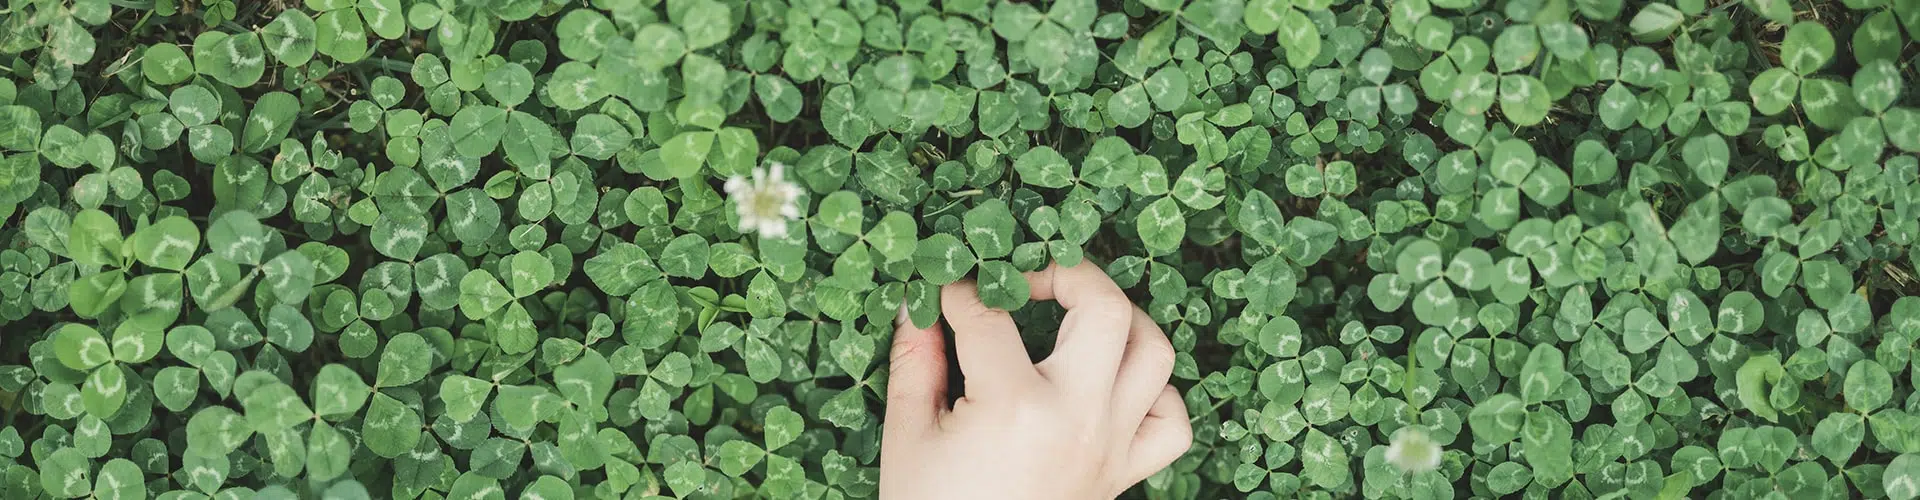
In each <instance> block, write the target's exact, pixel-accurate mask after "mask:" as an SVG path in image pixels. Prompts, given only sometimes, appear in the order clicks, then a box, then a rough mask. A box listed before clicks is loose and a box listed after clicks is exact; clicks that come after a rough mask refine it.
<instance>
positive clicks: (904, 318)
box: [893, 302, 912, 328]
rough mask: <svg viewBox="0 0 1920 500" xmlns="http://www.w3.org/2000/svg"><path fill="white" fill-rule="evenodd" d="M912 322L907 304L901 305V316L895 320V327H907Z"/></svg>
mask: <svg viewBox="0 0 1920 500" xmlns="http://www.w3.org/2000/svg"><path fill="white" fill-rule="evenodd" d="M910 321H912V319H909V318H908V317H907V304H906V303H905V302H902V303H900V314H899V315H898V316H895V317H894V318H893V327H894V328H899V327H902V326H907V323H908V322H910Z"/></svg>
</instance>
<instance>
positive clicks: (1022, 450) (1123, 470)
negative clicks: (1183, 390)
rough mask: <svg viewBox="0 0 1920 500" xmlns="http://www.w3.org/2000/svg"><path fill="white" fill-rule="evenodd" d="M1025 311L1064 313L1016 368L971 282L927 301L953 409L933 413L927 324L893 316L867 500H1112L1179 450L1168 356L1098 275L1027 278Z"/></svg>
mask: <svg viewBox="0 0 1920 500" xmlns="http://www.w3.org/2000/svg"><path fill="white" fill-rule="evenodd" d="M1026 279H1027V281H1028V282H1029V283H1030V284H1031V285H1032V287H1031V288H1032V295H1033V299H1034V300H1057V301H1059V302H1060V305H1061V306H1062V307H1064V308H1066V310H1067V313H1066V317H1065V318H1064V319H1062V321H1061V322H1060V334H1059V339H1058V340H1057V341H1055V344H1054V350H1053V354H1051V355H1049V356H1048V357H1047V359H1045V360H1042V361H1041V362H1039V363H1034V362H1033V361H1032V360H1031V359H1030V358H1028V357H1027V349H1026V346H1025V344H1024V343H1023V342H1022V341H1021V339H1020V330H1019V328H1018V327H1016V326H1014V324H1013V317H1012V316H1009V315H1008V314H1007V313H1006V312H1005V311H998V310H993V309H991V308H988V307H987V306H986V305H984V304H981V303H980V296H979V293H978V292H977V290H976V289H975V287H974V284H973V283H972V282H959V283H954V284H951V285H947V286H946V287H943V288H942V289H941V290H940V306H941V311H942V314H943V315H944V316H945V317H946V320H947V324H948V325H949V326H950V327H951V328H953V331H954V332H953V333H954V342H955V348H956V349H955V350H956V351H957V352H958V359H959V362H960V372H961V375H962V376H964V377H965V378H966V395H965V396H964V397H961V398H960V399H959V400H957V401H955V402H954V403H953V405H952V407H951V408H948V406H947V404H946V400H947V398H946V388H947V357H946V344H945V340H944V337H943V335H942V333H941V331H940V325H939V324H938V323H936V324H935V325H934V326H933V327H931V328H924V329H923V328H917V327H915V326H913V324H912V323H911V322H908V321H905V320H904V318H905V314H904V311H903V314H902V316H901V318H902V320H901V321H899V323H900V325H899V326H898V329H897V330H896V331H895V332H894V337H893V339H894V340H893V354H892V358H893V366H892V377H891V378H890V379H889V380H888V383H887V413H886V422H885V428H884V435H883V438H882V440H881V443H880V498H881V499H883V500H894V499H901V500H909V499H910V500H922V499H949V498H951V499H969V500H971V499H982V498H991V499H1006V500H1023V499H1044V500H1056V499H1074V500H1077V499H1092V498H1113V497H1115V496H1117V495H1119V494H1120V493H1121V492H1123V491H1126V489H1127V488H1128V487H1130V486H1132V485H1133V484H1134V483H1138V482H1140V481H1141V480H1144V479H1146V478H1147V476H1150V475H1153V473H1155V472H1158V471H1159V470H1160V469H1163V468H1166V466H1167V465H1169V464H1171V463H1173V461H1174V460H1175V459H1177V458H1180V455H1182V454H1184V453H1186V451H1187V448H1188V446H1190V445H1191V444H1192V440H1193V429H1192V427H1191V426H1190V425H1189V424H1188V422H1187V408H1186V403H1185V402H1184V401H1182V400H1181V399H1180V392H1179V391H1178V390H1177V389H1174V387H1173V386H1172V385H1168V384H1167V378H1168V377H1169V376H1170V375H1171V374H1172V372H1173V360H1174V352H1173V345H1172V344H1171V343H1169V342H1168V341H1167V336H1166V334H1165V333H1163V332H1161V331H1160V327H1159V325H1156V324H1154V322H1153V319H1152V318H1150V317H1148V316H1147V313H1146V312H1144V311H1141V310H1140V309H1139V308H1138V307H1134V306H1133V304H1132V303H1131V302H1130V301H1128V299H1127V296H1126V295H1125V294H1123V293H1121V292H1120V288H1119V287H1118V286H1115V285H1114V283H1113V280H1112V279H1110V278H1108V277H1107V275H1106V273H1105V272H1103V271H1101V270H1100V268H1099V267H1097V266H1094V265H1093V264H1090V263H1085V262H1083V263H1081V264H1080V265H1078V266H1075V267H1064V268H1063V267H1060V266H1058V265H1054V266H1051V267H1048V268H1047V269H1046V270H1044V271H1040V272H1034V273H1027V274H1026Z"/></svg>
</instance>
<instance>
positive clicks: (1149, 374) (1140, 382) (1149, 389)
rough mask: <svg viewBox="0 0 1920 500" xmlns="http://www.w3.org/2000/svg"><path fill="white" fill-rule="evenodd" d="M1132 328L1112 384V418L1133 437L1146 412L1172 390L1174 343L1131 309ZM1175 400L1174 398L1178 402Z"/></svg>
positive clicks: (1150, 321)
mask: <svg viewBox="0 0 1920 500" xmlns="http://www.w3.org/2000/svg"><path fill="white" fill-rule="evenodd" d="M1129 309H1132V312H1133V324H1132V327H1131V328H1130V329H1129V330H1128V334H1127V347H1126V353H1125V354H1124V355H1122V357H1121V361H1120V373H1118V374H1116V375H1115V376H1114V380H1113V401H1112V403H1111V404H1112V405H1113V414H1114V416H1115V418H1117V419H1120V420H1119V421H1118V422H1116V423H1117V424H1119V425H1118V426H1117V427H1116V429H1119V430H1120V432H1123V433H1127V435H1132V433H1133V431H1134V429H1137V428H1139V427H1140V423H1141V421H1143V420H1145V419H1146V417H1147V412H1148V409H1149V408H1151V407H1152V406H1153V404H1154V403H1155V402H1156V401H1158V400H1159V398H1160V397H1161V396H1162V393H1163V392H1164V391H1165V390H1166V389H1168V388H1171V387H1172V386H1169V385H1167V379H1168V378H1171V377H1172V376H1173V362H1174V352H1173V343H1172V342H1169V341H1167V335H1166V334H1165V333H1163V332H1161V331H1160V325H1157V324H1155V323H1154V322H1153V318H1152V317H1149V316H1147V312H1146V311H1142V310H1140V308H1138V307H1131V308H1129ZM1177 397H1178V396H1176V398H1177Z"/></svg>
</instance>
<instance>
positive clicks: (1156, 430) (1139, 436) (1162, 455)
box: [1126, 385, 1193, 484]
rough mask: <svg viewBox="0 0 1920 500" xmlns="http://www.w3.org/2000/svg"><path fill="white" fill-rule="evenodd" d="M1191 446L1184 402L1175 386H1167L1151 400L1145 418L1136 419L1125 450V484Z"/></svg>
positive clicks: (1169, 462)
mask: <svg viewBox="0 0 1920 500" xmlns="http://www.w3.org/2000/svg"><path fill="white" fill-rule="evenodd" d="M1192 446H1193V426H1192V424H1190V423H1188V422H1187V403H1186V401H1183V400H1181V399H1180V390H1179V389H1174V388H1173V386H1171V385H1168V386H1166V387H1165V388H1164V389H1162V390H1161V391H1160V398H1159V399H1155V400H1154V401H1153V406H1152V407H1151V408H1150V409H1149V410H1147V418H1146V420H1143V421H1141V422H1140V431H1139V432H1138V433H1136V434H1134V436H1133V447H1132V449H1130V450H1129V451H1128V452H1127V454H1128V456H1127V472H1126V478H1127V481H1128V484H1133V483H1138V482H1140V481H1143V480H1145V479H1146V478H1147V476H1152V475H1153V474H1154V473H1155V472H1160V469H1165V468H1167V466H1168V465H1173V461H1174V460H1179V459H1180V456H1181V455H1185V454H1186V453H1187V448H1189V447H1192Z"/></svg>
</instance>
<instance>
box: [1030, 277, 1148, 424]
mask: <svg viewBox="0 0 1920 500" xmlns="http://www.w3.org/2000/svg"><path fill="white" fill-rule="evenodd" d="M1027 282H1028V283H1029V284H1031V285H1032V290H1033V292H1032V294H1033V299H1034V300H1053V301H1058V302H1060V306H1061V307H1063V308H1066V310H1067V314H1066V317H1065V318H1062V319H1061V320H1060V336H1059V339H1058V340H1056V341H1055V343H1054V348H1053V349H1054V355H1052V356H1049V357H1048V358H1047V360H1046V362H1045V364H1046V366H1047V369H1048V374H1049V375H1054V374H1059V375H1060V376H1054V377H1051V378H1053V379H1054V380H1061V381H1064V383H1067V384H1084V385H1081V386H1079V387H1068V389H1069V390H1070V391H1072V392H1083V393H1086V394H1097V395H1105V394H1107V393H1108V392H1107V391H1110V390H1112V387H1111V384H1112V383H1113V377H1112V375H1110V374H1112V373H1114V372H1115V371H1116V370H1117V369H1118V368H1119V366H1120V358H1121V356H1122V354H1123V352H1124V351H1125V349H1126V345H1127V337H1128V325H1129V324H1130V323H1132V321H1133V315H1132V314H1131V313H1130V310H1131V309H1133V302H1132V301H1130V300H1128V299H1127V295H1126V294H1125V293H1122V292H1121V291H1120V287H1119V286H1116V285H1114V284H1113V279H1112V278H1108V277H1107V273H1106V271H1102V270H1100V267H1099V266H1095V265H1093V264H1092V263H1090V262H1081V263H1080V265H1077V266H1073V267H1060V265H1059V264H1054V265H1051V266H1048V267H1047V268H1046V269H1045V270H1041V271H1038V272H1032V273H1027Z"/></svg>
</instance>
